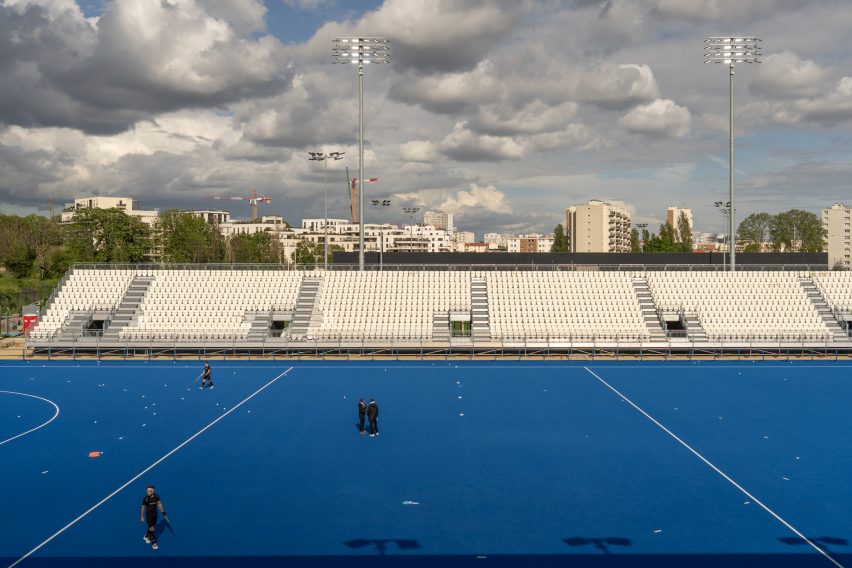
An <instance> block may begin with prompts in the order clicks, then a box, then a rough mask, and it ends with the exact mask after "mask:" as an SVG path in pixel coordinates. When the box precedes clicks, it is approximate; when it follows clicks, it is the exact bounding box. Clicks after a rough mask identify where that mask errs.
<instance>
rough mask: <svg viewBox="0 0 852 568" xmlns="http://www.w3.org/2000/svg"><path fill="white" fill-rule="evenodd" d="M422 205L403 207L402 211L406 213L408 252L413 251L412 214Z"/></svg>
mask: <svg viewBox="0 0 852 568" xmlns="http://www.w3.org/2000/svg"><path fill="white" fill-rule="evenodd" d="M421 209H422V207H403V208H402V212H403V213H405V214H406V215H408V219H409V223H408V229H409V231H408V232H409V237H408V252H413V251H414V216H415V215H417V214H418V213H420V210H421Z"/></svg>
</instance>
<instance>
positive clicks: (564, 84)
mask: <svg viewBox="0 0 852 568" xmlns="http://www.w3.org/2000/svg"><path fill="white" fill-rule="evenodd" d="M0 22H3V24H2V25H0V49H2V52H3V54H4V55H3V57H2V59H1V60H0V210H2V211H6V212H30V211H41V212H44V211H46V208H47V201H48V199H53V200H54V202H56V203H60V204H61V203H64V202H66V201H70V200H72V199H73V198H74V197H76V196H83V195H91V194H111V195H130V196H132V197H134V198H136V199H139V200H140V201H142V203H143V204H144V205H145V206H146V207H153V208H159V209H161V210H162V209H166V208H169V207H184V208H205V207H209V206H211V202H209V201H205V200H204V196H205V195H242V194H244V193H245V194H247V193H249V192H250V190H251V189H257V191H258V192H259V193H262V194H265V195H269V196H270V197H272V199H273V202H272V203H271V204H269V205H265V206H264V207H265V212H267V213H270V214H279V215H282V216H284V217H285V218H286V219H287V220H288V221H290V222H291V223H292V222H298V221H299V220H300V219H301V218H308V217H320V216H322V210H323V203H322V201H321V200H320V199H318V198H317V196H318V195H322V191H323V178H322V171H321V170H320V169H319V168H318V167H317V166H316V164H315V163H312V162H308V161H307V159H306V157H307V152H308V151H315V150H327V151H332V150H338V151H344V152H345V153H346V159H345V160H344V161H343V162H340V163H336V164H333V165H332V166H331V167H330V168H329V179H330V180H331V181H332V184H337V185H336V186H335V185H332V186H331V187H330V191H329V195H330V202H329V211H330V215H332V216H335V217H345V216H346V215H347V212H348V203H347V198H346V187H345V184H344V181H343V179H344V177H345V173H344V172H345V168H346V167H349V169H350V171H351V172H354V171H356V170H357V168H358V163H357V96H356V92H357V91H356V85H357V83H356V74H355V72H354V69H352V68H349V67H347V66H336V65H332V64H331V40H332V39H334V38H335V37H338V36H350V35H380V36H384V37H387V38H389V39H390V40H391V64H390V65H385V66H374V67H368V68H367V71H366V75H365V124H366V139H367V140H366V142H367V146H366V149H367V151H366V156H365V168H366V170H367V171H366V173H367V175H368V176H370V177H378V178H379V182H378V183H376V184H372V185H371V186H369V187H368V188H367V191H368V192H369V193H370V195H372V196H375V197H377V198H389V199H392V201H393V203H394V206H393V207H392V208H391V209H390V210H389V211H388V212H387V215H386V219H387V220H389V221H395V222H403V221H404V220H405V219H406V218H405V216H404V215H403V213H402V207H406V206H412V205H416V206H421V207H423V208H424V209H443V210H447V211H450V212H452V213H453V214H454V215H455V218H456V223H457V225H458V226H459V227H461V228H463V229H467V230H472V231H474V232H476V234H477V236H478V237H479V238H481V237H482V233H484V232H504V233H515V234H517V233H526V232H550V231H552V230H553V227H554V226H555V225H556V224H557V223H559V222H562V221H563V216H564V210H565V208H566V207H568V206H570V205H574V204H577V203H582V202H585V201H586V200H588V199H591V198H602V199H609V200H611V201H614V202H618V203H621V204H623V205H624V206H625V207H627V208H628V209H629V210H630V211H631V213H632V215H633V218H634V222H640V223H642V222H644V223H649V224H650V225H651V226H656V225H658V224H659V223H660V222H662V221H663V220H664V218H665V212H666V207H668V206H671V205H676V206H686V207H691V208H692V209H693V210H694V216H695V224H696V228H697V229H698V230H718V227H719V226H720V225H721V218H720V216H719V214H718V212H717V211H716V210H715V208H714V207H713V205H712V204H713V202H714V201H719V200H727V191H728V175H727V156H728V149H727V140H728V132H727V127H728V117H727V107H728V98H727V95H728V84H727V70H726V69H725V68H724V67H723V66H710V65H704V64H703V63H702V48H703V41H702V40H703V39H704V38H705V37H707V36H710V35H726V34H737V35H751V34H755V35H758V36H760V37H762V38H763V40H764V42H763V51H764V55H763V63H762V64H760V65H741V66H738V67H737V73H736V76H735V80H736V83H735V87H736V98H735V101H736V113H737V142H736V149H737V153H736V184H737V195H738V196H739V197H738V206H737V214H738V218H740V219H741V218H743V217H744V216H746V215H748V214H750V213H753V212H759V211H766V212H770V213H774V212H778V211H782V210H786V209H790V208H794V207H795V208H802V209H808V210H811V211H814V212H818V211H819V210H820V209H822V208H825V207H830V206H831V204H832V203H835V202H838V201H846V202H847V204H848V203H849V202H850V201H852V189H850V183H849V181H848V180H849V179H852V161H850V158H849V155H850V149H852V132H850V123H852V47H850V45H849V42H848V31H849V29H852V3H849V2H844V1H841V0H751V1H750V2H742V1H741V0H564V1H557V0H549V1H548V0H544V1H531V0H518V1H514V2H504V1H499V0H465V1H462V0H383V1H372V2H345V1H343V0H337V1H334V0H286V1H285V0H267V1H265V2H261V1H260V0H170V1H169V2H159V1H155V0H126V1H122V2H102V1H99V0H98V1H95V0H81V1H80V2H79V3H75V2H74V1H73V0H5V1H4V2H2V3H0ZM334 180H336V181H334ZM233 209H234V214H235V216H238V217H239V216H244V215H245V214H247V211H241V210H239V209H238V208H236V207H234V208H233ZM370 215H371V212H367V218H368V221H369V220H370Z"/></svg>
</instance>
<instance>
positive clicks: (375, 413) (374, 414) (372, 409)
mask: <svg viewBox="0 0 852 568" xmlns="http://www.w3.org/2000/svg"><path fill="white" fill-rule="evenodd" d="M367 418H369V419H370V436H378V435H379V406H378V405H377V404H376V401H375V399H372V398H371V399H370V405H369V406H368V407H367Z"/></svg>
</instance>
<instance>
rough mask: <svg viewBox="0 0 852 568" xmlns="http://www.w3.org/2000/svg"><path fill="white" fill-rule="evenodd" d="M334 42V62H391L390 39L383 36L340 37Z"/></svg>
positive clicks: (360, 64)
mask: <svg viewBox="0 0 852 568" xmlns="http://www.w3.org/2000/svg"><path fill="white" fill-rule="evenodd" d="M332 44H333V45H332V47H331V55H332V57H334V63H352V64H354V65H359V66H363V65H367V64H370V63H377V64H379V63H390V41H388V40H387V39H385V38H383V37H339V38H336V39H334V40H332Z"/></svg>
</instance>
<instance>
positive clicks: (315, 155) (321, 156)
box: [308, 152, 345, 271]
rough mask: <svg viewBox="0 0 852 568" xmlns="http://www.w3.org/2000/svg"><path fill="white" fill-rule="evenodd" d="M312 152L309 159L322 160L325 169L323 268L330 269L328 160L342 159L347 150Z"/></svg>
mask: <svg viewBox="0 0 852 568" xmlns="http://www.w3.org/2000/svg"><path fill="white" fill-rule="evenodd" d="M308 154H310V156H311V157H310V158H308V160H309V161H313V162H322V164H323V170H322V172H323V173H322V179H323V183H324V185H325V199H324V201H325V220H324V221H323V224H322V225H323V230H324V231H325V238H324V239H323V246H322V259H323V263H322V266H323V269H324V270H326V271H328V161H329V160H342V159H343V154H345V152H329V153H327V154H326V153H323V152H308Z"/></svg>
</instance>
